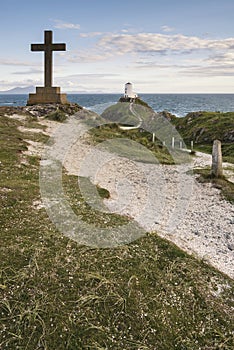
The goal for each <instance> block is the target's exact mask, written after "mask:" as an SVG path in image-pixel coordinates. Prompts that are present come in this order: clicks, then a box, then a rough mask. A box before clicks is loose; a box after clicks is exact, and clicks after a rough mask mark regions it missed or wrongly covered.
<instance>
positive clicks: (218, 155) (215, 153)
mask: <svg viewBox="0 0 234 350" xmlns="http://www.w3.org/2000/svg"><path fill="white" fill-rule="evenodd" d="M211 175H213V176H215V177H220V176H223V161H222V150H221V142H220V141H219V140H214V142H213V148H212V167H211Z"/></svg>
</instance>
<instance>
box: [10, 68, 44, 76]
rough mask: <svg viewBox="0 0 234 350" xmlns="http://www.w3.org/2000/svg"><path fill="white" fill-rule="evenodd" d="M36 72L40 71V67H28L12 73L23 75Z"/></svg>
mask: <svg viewBox="0 0 234 350" xmlns="http://www.w3.org/2000/svg"><path fill="white" fill-rule="evenodd" d="M38 73H42V68H41V69H33V68H31V69H29V70H27V71H19V72H13V73H12V74H16V75H24V74H27V75H28V74H38Z"/></svg>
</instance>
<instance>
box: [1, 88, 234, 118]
mask: <svg viewBox="0 0 234 350" xmlns="http://www.w3.org/2000/svg"><path fill="white" fill-rule="evenodd" d="M121 96H122V94H121V93H120V94H112V93H105V94H102V93H96V94H88V93H87V94H85V93H82V94H69V93H68V94H67V98H68V100H69V101H70V102H72V103H78V104H79V105H81V106H82V107H84V108H87V109H90V110H92V111H94V112H96V113H99V114H100V113H102V112H103V111H104V110H105V109H106V108H107V107H109V106H110V105H112V104H114V103H117V102H118V100H119V98H120V97H121ZM139 97H140V98H141V99H142V100H144V101H145V102H146V103H148V105H149V106H150V107H151V108H152V109H153V110H154V111H155V112H161V111H168V112H170V113H172V114H174V115H176V116H178V117H184V116H185V115H187V114H188V113H190V112H197V111H219V112H233V111H234V94H223V93H219V94H217V93H216V94H210V93H202V94H193V93H187V94H184V93H177V94H173V93H170V94H164V93H160V94H159V93H158V94H139ZM27 99H28V94H0V106H14V107H17V106H25V105H26V103H27Z"/></svg>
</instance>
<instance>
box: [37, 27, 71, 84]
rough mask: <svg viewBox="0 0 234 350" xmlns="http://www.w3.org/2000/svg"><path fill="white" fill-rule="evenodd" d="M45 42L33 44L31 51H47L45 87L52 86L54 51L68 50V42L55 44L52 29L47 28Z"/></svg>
mask: <svg viewBox="0 0 234 350" xmlns="http://www.w3.org/2000/svg"><path fill="white" fill-rule="evenodd" d="M44 35H45V40H44V44H32V45H31V51H44V52H45V72H44V75H45V87H52V65H53V64H52V62H53V51H66V44H53V40H52V37H53V33H52V30H45V32H44Z"/></svg>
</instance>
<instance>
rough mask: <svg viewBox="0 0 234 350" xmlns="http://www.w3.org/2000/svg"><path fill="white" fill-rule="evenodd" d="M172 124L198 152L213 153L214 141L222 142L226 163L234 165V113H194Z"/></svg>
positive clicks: (175, 120) (174, 119) (174, 120)
mask: <svg viewBox="0 0 234 350" xmlns="http://www.w3.org/2000/svg"><path fill="white" fill-rule="evenodd" d="M171 122H172V123H173V124H174V125H175V126H176V128H177V130H178V132H179V133H180V134H181V136H182V137H183V139H184V141H185V142H186V143H187V144H188V146H189V145H190V141H191V140H193V141H194V146H195V148H196V149H197V150H200V151H203V152H208V153H211V152H212V143H213V141H214V140H215V139H218V140H220V141H221V142H222V152H223V158H224V161H227V162H232V163H234V112H226V113H221V112H193V113H189V114H187V115H186V116H185V117H184V118H172V119H171Z"/></svg>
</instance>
